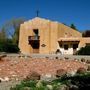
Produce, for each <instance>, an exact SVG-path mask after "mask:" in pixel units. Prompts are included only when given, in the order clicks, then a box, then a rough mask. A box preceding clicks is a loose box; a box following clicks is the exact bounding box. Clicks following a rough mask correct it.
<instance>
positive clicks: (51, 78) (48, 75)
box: [41, 74, 56, 81]
mask: <svg viewBox="0 0 90 90" xmlns="http://www.w3.org/2000/svg"><path fill="white" fill-rule="evenodd" d="M55 78H56V77H55V76H54V75H51V74H46V75H42V76H41V80H44V81H52V80H54V79H55Z"/></svg>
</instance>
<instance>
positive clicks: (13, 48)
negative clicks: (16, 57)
mask: <svg viewBox="0 0 90 90" xmlns="http://www.w3.org/2000/svg"><path fill="white" fill-rule="evenodd" d="M0 52H7V53H17V52H19V48H18V46H17V45H15V44H13V43H12V42H11V41H8V40H7V41H4V42H3V41H2V42H1V41H0Z"/></svg>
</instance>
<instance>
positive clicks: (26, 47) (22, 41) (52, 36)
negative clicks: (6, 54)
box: [19, 17, 82, 54]
mask: <svg viewBox="0 0 90 90" xmlns="http://www.w3.org/2000/svg"><path fill="white" fill-rule="evenodd" d="M33 29H38V30H39V36H40V49H39V53H41V54H49V53H54V52H55V51H56V50H57V48H58V38H60V37H81V36H82V34H81V33H80V32H78V31H76V30H74V29H71V28H70V27H68V26H65V25H64V24H61V23H58V22H52V21H50V20H46V19H42V18H38V17H36V18H34V19H32V20H29V21H27V22H24V23H23V24H21V26H20V35H19V48H20V50H21V52H22V53H25V54H30V53H33V50H32V47H31V45H30V44H29V42H28V36H33ZM42 44H45V45H46V46H45V47H42V46H41V45H42Z"/></svg>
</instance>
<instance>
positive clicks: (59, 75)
mask: <svg viewBox="0 0 90 90" xmlns="http://www.w3.org/2000/svg"><path fill="white" fill-rule="evenodd" d="M66 74H67V72H66V70H64V69H59V70H57V72H56V77H61V76H63V75H66Z"/></svg>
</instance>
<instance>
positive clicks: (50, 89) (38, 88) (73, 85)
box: [10, 72, 90, 90]
mask: <svg viewBox="0 0 90 90" xmlns="http://www.w3.org/2000/svg"><path fill="white" fill-rule="evenodd" d="M10 90H90V73H89V72H86V73H82V74H76V75H75V76H69V77H68V76H63V77H60V78H57V79H55V80H52V81H48V82H47V81H41V80H39V81H38V80H29V81H28V80H26V81H22V82H21V84H18V85H16V86H15V87H11V88H10Z"/></svg>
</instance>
